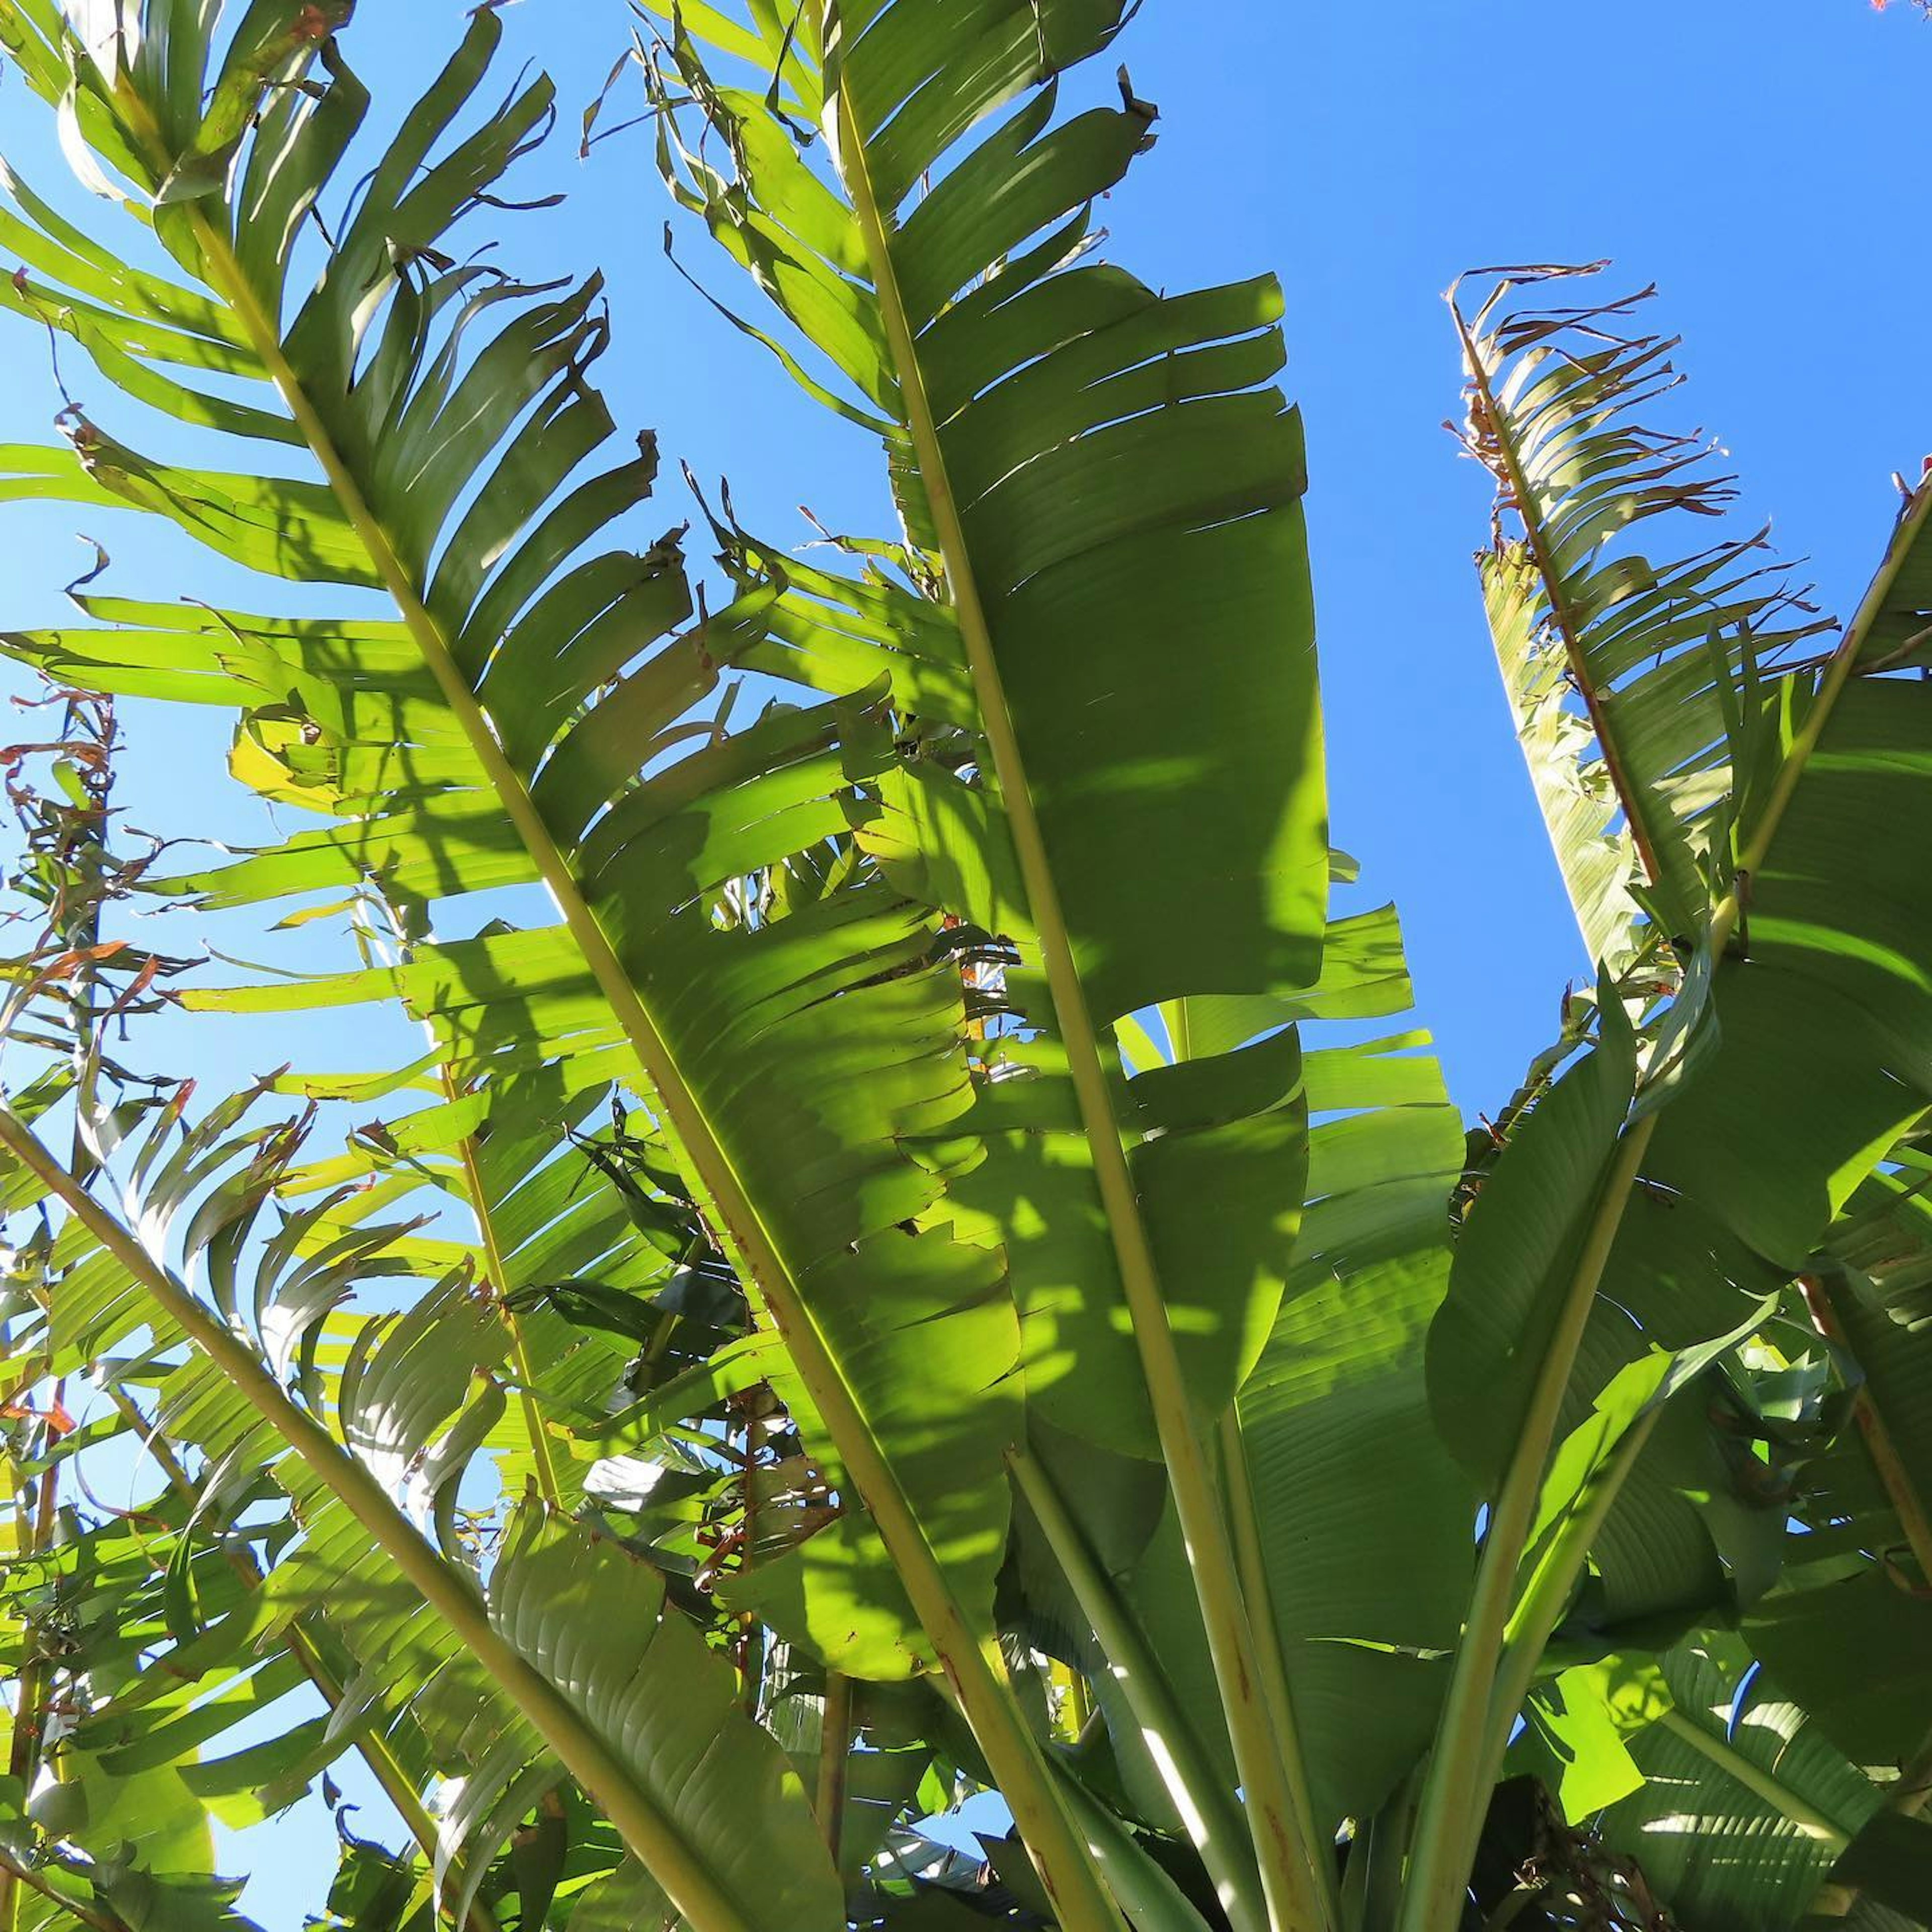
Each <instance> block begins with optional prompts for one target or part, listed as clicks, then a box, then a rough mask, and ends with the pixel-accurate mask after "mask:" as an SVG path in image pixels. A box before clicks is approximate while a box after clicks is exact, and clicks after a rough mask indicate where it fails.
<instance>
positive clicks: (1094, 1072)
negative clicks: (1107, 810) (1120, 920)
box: [820, 34, 1330, 1932]
mask: <svg viewBox="0 0 1932 1932" xmlns="http://www.w3.org/2000/svg"><path fill="white" fill-rule="evenodd" d="M820 38H821V40H822V39H823V35H822V34H821V36H820ZM827 105H828V107H829V110H831V112H832V113H835V115H836V117H837V125H838V155H837V160H838V171H839V174H840V176H841V179H842V180H843V181H844V185H845V190H846V192H847V194H848V195H849V196H850V199H851V203H852V209H853V214H854V216H855V217H856V220H857V222H858V225H859V233H860V235H861V236H862V239H863V241H864V244H865V254H866V263H867V267H868V271H869V272H870V275H871V281H872V286H873V289H874V293H875V294H876V296H877V301H878V304H879V311H880V320H881V322H882V323H883V327H884V332H885V336H886V344H887V347H888V350H889V353H890V354H891V356H892V365H893V370H894V374H895V375H896V377H897V378H898V385H899V391H900V396H901V401H902V403H903V404H904V412H905V420H906V428H907V432H908V434H909V435H910V439H911V443H912V449H913V460H914V462H915V463H916V466H917V468H918V469H919V475H920V478H921V480H922V482H923V484H924V485H925V490H926V499H927V502H928V505H929V508H930V509H931V511H932V523H933V529H934V532H935V535H936V536H937V538H938V543H939V547H940V554H941V560H942V562H943V563H944V566H945V572H946V580H947V587H948V588H949V589H950V591H951V592H952V595H953V613H954V616H955V617H956V619H957V621H958V623H959V632H960V637H961V640H962V643H963V645H964V647H965V655H966V661H967V664H968V668H969V670H971V674H972V678H973V683H974V689H975V691H976V692H977V695H978V697H979V701H980V719H981V723H982V724H983V727H984V729H985V731H986V742H987V747H988V749H989V751H991V753H992V762H993V771H994V775H995V778H997V779H998V781H999V786H1000V793H1001V802H1002V803H1003V804H1004V806H1005V808H1006V812H1007V820H1008V822H1009V823H1010V826H1011V828H1012V833H1013V844H1014V847H1015V850H1016V854H1017V856H1018V859H1019V868H1020V876H1021V879H1022V883H1024V884H1025V887H1026V892H1027V903H1028V910H1029V912H1030V913H1031V916H1032V918H1033V922H1034V929H1035V931H1036V932H1037V934H1038V935H1039V939H1040V956H1041V963H1042V965H1043V968H1044V969H1045V971H1046V981H1047V986H1048V990H1049V993H1050V994H1051V995H1052V1001H1053V1007H1054V1014H1055V1019H1056V1020H1057V1022H1058V1025H1059V1030H1060V1034H1061V1043H1062V1045H1063V1046H1064V1049H1065V1051H1066V1054H1067V1070H1068V1073H1069V1076H1070V1079H1071V1080H1072V1082H1073V1090H1074V1093H1075V1095H1076V1098H1077V1100H1078V1102H1079V1109H1080V1118H1081V1123H1082V1127H1083V1129H1084V1130H1085V1136H1086V1139H1087V1142H1088V1148H1089V1150H1090V1151H1091V1156H1092V1159H1093V1163H1094V1179H1095V1181H1096V1183H1097V1186H1098V1187H1099V1190H1100V1200H1101V1205H1102V1207H1103V1210H1104V1211H1105V1213H1106V1219H1107V1226H1108V1229H1109V1235H1110V1236H1111V1238H1112V1244H1113V1249H1114V1253H1115V1259H1116V1261H1117V1262H1118V1266H1119V1269H1120V1274H1121V1286H1122V1290H1123V1292H1124V1295H1125V1297H1126V1300H1127V1310H1128V1314H1129V1316H1130V1320H1131V1321H1132V1322H1133V1331H1134V1339H1135V1342H1136V1346H1137V1347H1138V1349H1139V1354H1140V1358H1141V1367H1142V1374H1143V1375H1144V1376H1145V1378H1146V1381H1147V1385H1148V1400H1149V1402H1150V1403H1151V1406H1152V1408H1153V1410H1154V1420H1155V1424H1156V1427H1157V1430H1158V1433H1159V1436H1160V1448H1161V1456H1162V1460H1163V1461H1164V1462H1165V1463H1166V1466H1167V1472H1168V1476H1169V1482H1170V1484H1172V1488H1173V1492H1174V1500H1175V1514H1176V1516H1177V1517H1178V1520H1179V1523H1180V1526H1181V1535H1182V1538H1183V1540H1184V1542H1185V1544H1186V1545H1187V1554H1188V1559H1189V1564H1190V1568H1191V1569H1192V1571H1193V1576H1194V1582H1195V1589H1196V1595H1198V1597H1199V1600H1200V1605H1201V1613H1202V1622H1203V1623H1204V1624H1205V1626H1206V1629H1207V1635H1208V1650H1209V1653H1210V1655H1211V1657H1212V1659H1213V1661H1214V1676H1215V1682H1216V1684H1217V1686H1218V1688H1219V1689H1220V1694H1221V1700H1222V1703H1223V1707H1224V1709H1225V1712H1226V1718H1227V1721H1228V1730H1229V1739H1230V1742H1232V1745H1233V1746H1234V1751H1235V1767H1236V1769H1237V1771H1238V1773H1239V1775H1240V1778H1241V1784H1242V1787H1243V1789H1244V1793H1245V1794H1246V1799H1247V1812H1248V1819H1249V1829H1250V1832H1251V1834H1252V1835H1253V1838H1254V1841H1255V1850H1256V1856H1257V1858H1258V1859H1259V1863H1260V1865H1261V1870H1262V1885H1263V1888H1264V1889H1265V1892H1266V1894H1267V1896H1268V1904H1269V1908H1270V1912H1271V1916H1272V1918H1273V1920H1274V1923H1275V1924H1276V1925H1277V1927H1278V1928H1283V1932H1286V1928H1289V1927H1296V1928H1299V1927H1318V1926H1322V1925H1325V1924H1328V1923H1330V1921H1329V1918H1328V1912H1327V1911H1326V1909H1325V1900H1324V1898H1323V1896H1322V1891H1321V1889H1320V1888H1319V1886H1318V1885H1317V1884H1316V1878H1315V1861H1316V1858H1317V1857H1318V1856H1319V1855H1322V1851H1321V1848H1320V1846H1319V1838H1318V1835H1317V1833H1316V1830H1315V1826H1314V1821H1313V1817H1311V1816H1310V1814H1309V1811H1308V1810H1307V1805H1306V1781H1305V1778H1294V1777H1292V1776H1291V1775H1290V1774H1289V1771H1288V1769H1287V1761H1288V1760H1291V1759H1292V1760H1293V1761H1294V1762H1295V1763H1296V1764H1297V1765H1298V1766H1300V1765H1301V1763H1302V1761H1303V1760H1302V1754H1301V1749H1300V1747H1299V1745H1298V1741H1297V1739H1295V1736H1294V1735H1293V1734H1292V1732H1290V1733H1286V1734H1284V1735H1280V1736H1277V1732H1276V1728H1275V1727H1274V1725H1273V1724H1271V1722H1270V1721H1269V1716H1268V1712H1267V1710H1266V1709H1265V1706H1264V1705H1263V1703H1262V1698H1261V1694H1260V1687H1261V1684H1262V1673H1261V1667H1260V1663H1259V1658H1258V1656H1257V1654H1256V1644H1255V1638H1254V1632H1253V1626H1252V1625H1251V1622H1250V1616H1249V1613H1248V1610H1247V1605H1246V1604H1245V1603H1244V1600H1243V1598H1242V1594H1241V1579H1240V1575H1239V1573H1238V1571H1237V1569H1236V1567H1235V1555H1234V1548H1233V1545H1232V1541H1230V1538H1229V1531H1228V1523H1227V1519H1226V1516H1225V1515H1224V1514H1223V1511H1222V1507H1221V1499H1220V1495H1219V1493H1217V1489H1216V1487H1215V1484H1214V1477H1213V1475H1212V1473H1211V1471H1210V1469H1209V1467H1208V1459H1207V1455H1206V1452H1205V1447H1204V1445H1203V1442H1202V1436H1201V1433H1200V1428H1199V1423H1198V1421H1197V1420H1196V1417H1195V1415H1194V1412H1193V1403H1192V1402H1191V1401H1190V1399H1189V1397H1188V1394H1187V1383H1186V1381H1185V1379H1184V1376H1183V1375H1182V1373H1181V1359H1180V1356H1179V1355H1178V1352H1177V1351H1176V1349H1175V1343H1174V1334H1173V1331H1172V1328H1171V1327H1170V1326H1169V1322H1168V1319H1167V1304H1166V1299H1165V1298H1164V1297H1163V1294H1162V1292H1161V1286H1160V1275H1159V1273H1158V1271H1157V1269H1156V1268H1155V1265H1154V1250H1153V1247H1152V1245H1151V1242H1150V1241H1149V1239H1148V1232H1147V1226H1146V1223H1145V1221H1144V1220H1142V1215H1141V1211H1140V1203H1139V1198H1138V1196H1136V1192H1135V1189H1134V1184H1133V1175H1132V1173H1131V1172H1130V1169H1129V1168H1128V1166H1127V1151H1126V1148H1125V1147H1124V1145H1123V1143H1122V1141H1121V1129H1120V1125H1119V1123H1118V1121H1116V1119H1115V1115H1114V1109H1113V1103H1112V1099H1111V1098H1110V1097H1109V1094H1108V1091H1107V1076H1106V1068H1105V1065H1104V1064H1103V1061H1102V1059H1101V1056H1100V1040H1099V1037H1098V1034H1097V1031H1096V1030H1095V1028H1094V1019H1093V1015H1092V1013H1091V1010H1089V1008H1088V1004H1087V992H1086V989H1085V986H1082V983H1081V980H1080V974H1079V968H1078V967H1077V965H1076V963H1075V961H1074V957H1073V944H1072V941H1071V938H1070V934H1069V932H1068V929H1067V919H1066V915H1065V913H1064V910H1063V909H1062V907H1061V903H1060V894H1059V890H1058V886H1057V884H1056V883H1055V878H1054V874H1053V868H1052V863H1051V862H1050V861H1049V859H1048V856H1047V853H1046V844H1045V841H1044V840H1043V838H1042V835H1041V832H1040V819H1039V815H1038V814H1037V811H1035V809H1034V801H1033V795H1032V792H1031V790H1030V788H1029V787H1028V781H1027V772H1026V765H1025V759H1024V758H1023V757H1022V755H1021V751H1020V746H1019V736H1018V733H1017V732H1016V730H1015V727H1014V724H1013V715H1012V712H1011V711H1010V709H1009V708H1008V706H1007V698H1006V692H1005V688H1004V684H1003V682H1002V681H1001V676H1000V670H999V665H998V661H997V659H996V658H995V655H994V652H993V643H992V631H991V629H990V628H989V625H988V623H987V620H986V608H985V606H984V604H983V602H982V601H981V598H980V589H979V585H978V582H977V579H976V577H975V575H974V570H973V565H972V559H971V555H970V553H969V552H968V548H967V544H966V539H965V530H964V529H963V527H962V524H961V523H960V519H959V505H958V503H957V502H956V501H955V499H954V497H953V490H952V485H951V482H950V479H949V478H948V476H947V469H946V461H945V458H944V454H943V452H942V451H941V446H940V442H939V433H938V424H937V422H936V421H935V418H934V416H933V412H932V402H931V400H930V398H929V397H928V396H927V395H926V385H925V380H924V377H923V375H922V372H921V370H920V368H919V356H918V350H917V348H916V345H915V344H914V342H913V332H912V327H911V323H910V320H909V318H908V317H907V314H906V310H905V305H904V302H903V300H902V299H901V296H900V294H899V290H898V278H897V276H896V275H895V272H894V269H893V266H892V253H891V248H890V244H889V238H888V236H887V232H886V222H885V217H884V216H883V214H882V213H881V211H880V208H879V205H878V200H877V196H876V195H875V194H874V191H873V188H872V183H871V175H870V174H869V172H868V167H867V163H866V158H865V143H864V141H863V140H862V138H861V136H860V135H859V127H858V123H857V121H856V117H855V116H854V115H853V113H852V112H851V109H850V104H849V103H848V102H847V99H846V96H845V92H844V85H843V83H842V81H841V82H840V83H838V86H837V87H836V89H835V99H833V100H832V101H829V102H828V104H827ZM1283 1715H1284V1716H1287V1715H1288V1714H1286V1713H1284V1714H1283ZM1289 1721H1291V1722H1292V1718H1289ZM1297 1787H1301V1790H1302V1793H1303V1796H1304V1803H1303V1804H1302V1805H1300V1806H1298V1805H1297V1804H1296V1802H1295V1792H1296V1789H1297Z"/></svg>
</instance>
